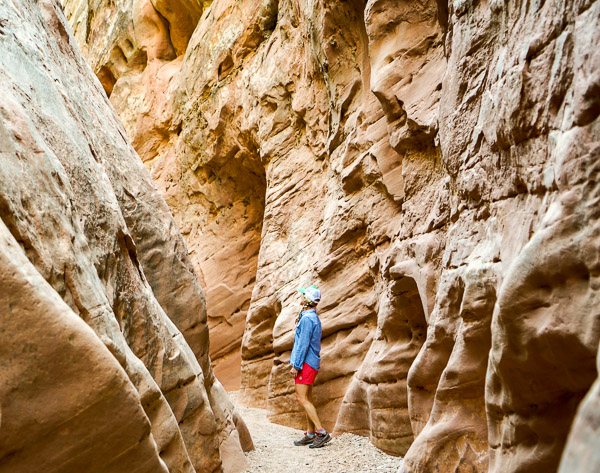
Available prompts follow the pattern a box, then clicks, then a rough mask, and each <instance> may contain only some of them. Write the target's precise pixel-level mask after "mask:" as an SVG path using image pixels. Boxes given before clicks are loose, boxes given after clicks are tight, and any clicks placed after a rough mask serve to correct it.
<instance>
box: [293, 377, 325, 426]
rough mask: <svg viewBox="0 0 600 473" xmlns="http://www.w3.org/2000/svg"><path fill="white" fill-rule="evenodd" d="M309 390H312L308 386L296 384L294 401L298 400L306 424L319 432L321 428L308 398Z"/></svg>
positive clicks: (315, 411)
mask: <svg viewBox="0 0 600 473" xmlns="http://www.w3.org/2000/svg"><path fill="white" fill-rule="evenodd" d="M310 388H312V386H310V385H308V384H296V399H298V402H299V403H300V405H301V406H302V408H303V409H304V412H305V413H306V417H307V419H308V422H311V423H312V425H313V426H314V428H315V429H316V430H321V429H322V428H323V426H322V425H321V421H320V420H319V416H318V415H317V410H316V409H315V406H314V405H313V403H312V401H311V400H309V398H308V395H309V391H310Z"/></svg>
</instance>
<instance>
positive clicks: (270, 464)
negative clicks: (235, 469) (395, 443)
mask: <svg viewBox="0 0 600 473" xmlns="http://www.w3.org/2000/svg"><path fill="white" fill-rule="evenodd" d="M229 394H230V396H231V398H232V400H234V402H236V405H237V408H238V410H239V412H240V414H241V415H242V417H243V419H244V420H245V421H246V424H247V425H248V428H249V429H250V433H251V434H252V438H253V440H254V445H255V447H256V448H255V450H253V451H252V452H249V453H247V454H246V457H247V458H248V463H249V464H250V467H249V468H248V469H247V470H246V471H245V473H296V472H302V471H318V472H322V473H355V472H356V473H358V472H361V473H364V472H367V473H371V472H373V473H375V472H376V473H388V472H389V473H392V472H393V473H395V472H397V471H398V468H399V467H400V465H402V458H399V457H393V456H391V455H387V454H386V453H384V452H382V451H381V450H379V449H377V448H376V447H374V446H373V445H372V444H371V443H370V442H369V440H368V439H367V438H365V437H360V436H358V435H352V434H347V433H346V434H342V435H340V436H338V437H335V438H334V439H332V440H331V442H329V443H328V444H327V445H326V446H325V447H323V448H319V449H310V448H308V447H296V446H294V444H293V441H294V440H296V439H298V438H300V437H302V431H301V430H297V429H293V428H291V427H286V426H283V425H279V424H273V423H271V422H269V421H268V420H267V411H266V410H265V409H256V408H250V407H244V406H241V405H239V404H238V403H237V399H236V398H237V396H236V394H237V393H236V392H230V393H229Z"/></svg>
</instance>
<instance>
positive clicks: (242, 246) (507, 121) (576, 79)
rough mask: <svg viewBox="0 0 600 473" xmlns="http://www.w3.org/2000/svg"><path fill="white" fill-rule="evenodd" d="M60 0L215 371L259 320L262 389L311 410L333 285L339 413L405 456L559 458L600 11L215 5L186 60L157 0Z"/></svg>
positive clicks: (591, 215)
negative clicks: (151, 182)
mask: <svg viewBox="0 0 600 473" xmlns="http://www.w3.org/2000/svg"><path fill="white" fill-rule="evenodd" d="M65 4H66V6H67V10H68V12H69V17H70V22H71V24H72V25H73V28H74V30H75V34H76V37H77V38H78V40H79V42H80V43H81V44H82V47H83V48H84V50H86V51H87V57H88V59H89V60H90V62H91V64H92V67H93V69H94V70H95V71H96V73H97V74H98V76H99V77H100V79H101V80H102V81H103V84H104V87H105V90H106V91H107V93H109V94H110V100H111V102H112V103H113V104H114V105H115V107H116V108H117V110H118V111H119V114H120V116H121V118H122V119H123V121H124V124H125V127H126V129H127V132H128V134H129V136H131V137H132V140H133V143H134V146H136V148H137V150H138V152H139V153H140V155H141V156H142V159H143V160H144V161H145V163H146V165H147V166H148V167H149V168H150V169H151V171H152V175H153V177H154V179H155V180H156V182H157V185H158V186H159V188H160V189H161V190H162V191H163V192H164V194H165V196H166V199H167V202H168V204H169V206H170V207H171V209H172V210H173V212H174V214H175V218H176V219H177V221H178V223H179V225H180V226H181V228H183V230H184V236H185V238H186V240H187V242H188V245H189V246H190V248H191V249H192V259H193V261H194V264H195V266H196V268H198V270H199V272H200V273H201V274H203V275H204V278H203V280H202V283H203V284H204V285H205V287H206V288H207V303H208V316H209V326H210V329H211V337H212V338H213V340H215V339H217V340H219V341H217V343H216V344H215V345H214V346H213V353H215V354H216V355H217V357H219V358H221V359H222V360H223V363H224V364H223V365H222V366H227V364H228V363H229V366H230V367H231V366H234V362H235V357H236V356H238V355H236V350H237V348H236V346H237V343H238V341H239V339H240V337H241V335H242V329H244V335H243V339H242V349H241V358H242V381H241V388H242V399H243V400H245V402H248V403H252V404H261V405H265V404H266V406H267V408H268V409H269V413H270V416H271V419H272V420H274V421H277V422H282V423H287V424H292V425H297V426H301V425H302V422H303V416H302V414H301V413H300V411H299V408H298V405H297V403H296V401H295V399H294V396H293V385H292V384H291V383H290V380H289V375H288V368H287V364H286V363H287V360H288V357H289V354H290V351H291V347H292V341H293V320H294V318H295V316H296V314H297V310H298V308H299V306H298V304H297V295H296V289H297V288H298V287H300V286H305V285H308V284H312V283H316V284H317V285H319V287H320V288H321V290H322V292H323V294H324V297H323V300H322V302H321V304H320V305H319V312H320V316H321V319H322V321H323V337H324V338H323V352H322V355H323V368H322V370H321V372H320V374H319V377H318V378H317V386H316V388H315V396H316V401H317V404H318V407H319V410H320V412H321V413H322V415H323V418H324V419H323V420H324V421H325V425H326V427H327V428H330V429H331V428H333V429H335V430H336V431H338V432H340V431H353V432H357V433H361V434H364V435H369V436H370V437H371V439H372V441H373V442H374V443H375V444H376V445H377V446H379V447H381V448H383V449H384V450H386V451H389V452H392V453H395V454H402V455H406V458H405V467H404V470H405V471H492V472H521V471H523V472H524V471H527V472H536V471H539V472H547V471H554V470H556V468H558V464H559V461H560V455H561V453H562V450H563V446H564V444H565V441H566V438H567V434H568V432H569V428H570V426H571V423H572V421H573V418H574V415H575V412H576V408H577V405H578V403H579V402H580V401H581V399H582V398H583V396H584V395H585V393H586V392H587V390H588V389H589V388H590V386H591V384H592V382H593V380H594V379H595V378H596V367H595V359H596V353H597V349H598V341H599V338H600V328H599V320H600V318H599V314H598V310H597V308H596V307H597V306H598V303H597V302H598V301H597V298H598V289H597V283H596V279H597V275H598V266H597V265H598V261H599V260H598V251H599V248H600V243H599V242H600V239H599V235H598V213H597V209H598V208H600V207H599V206H598V188H597V182H598V162H599V160H598V157H599V156H598V149H599V148H598V139H599V136H600V135H599V129H598V127H599V122H598V113H599V111H600V99H599V98H598V97H599V94H598V91H599V87H600V86H599V84H600V82H599V81H600V76H599V72H598V71H599V70H600V57H599V55H598V54H599V53H598V49H597V48H595V47H594V45H595V44H597V43H598V34H599V33H598V32H599V31H600V28H598V22H599V18H600V11H599V9H600V3H599V2H597V1H592V0H567V1H546V2H520V1H518V2H504V1H502V0H494V1H486V2H472V1H469V0H456V1H454V2H451V3H447V2H443V1H436V2H434V1H422V2H405V1H400V2H391V1H386V0H369V1H366V2H364V1H360V0H354V1H347V2H306V1H303V0H279V1H277V0H262V1H259V2H236V1H232V0H215V1H214V2H212V3H211V4H205V5H203V8H204V12H203V13H202V15H201V17H200V20H199V21H198V23H197V25H196V28H195V30H194V31H193V33H192V34H191V35H190V36H189V41H188V42H187V46H186V47H185V48H179V49H177V48H175V47H174V46H172V47H167V46H168V45H169V44H173V40H172V39H171V38H170V35H171V34H170V31H171V28H172V27H174V28H177V24H178V23H177V20H169V19H167V15H166V13H165V11H166V10H164V8H166V7H165V4H163V3H161V2H152V3H150V2H149V1H139V0H135V1H131V2H125V1H121V2H99V3H98V4H97V5H95V6H94V5H92V6H89V5H88V6H86V4H85V3H84V2H80V1H76V0H73V1H67V2H66V3H65ZM171 5H172V10H173V11H179V12H181V14H182V15H184V14H185V12H186V11H187V10H186V9H187V8H188V6H186V5H187V4H186V3H184V2H180V1H177V2H175V1H174V2H173V3H172V4H171ZM140 12H143V14H142V13H140ZM155 17H157V18H160V19H161V22H157V20H149V19H151V18H155ZM148 21H150V22H151V21H154V23H153V24H154V25H155V27H154V28H152V29H149V28H148V27H147V24H148ZM172 21H175V22H174V23H171V22H172ZM156 25H158V26H156ZM160 25H162V26H160ZM165 25H168V26H169V27H168V28H167V27H166V26H165ZM150 30H151V31H152V32H153V34H152V35H150V34H148V33H147V32H148V31H150ZM105 32H110V34H108V35H107V34H105ZM186 37H187V36H186ZM158 45H163V46H161V47H158ZM165 45H166V46H165ZM184 49H185V52H184ZM115 50H121V51H122V52H123V54H122V55H120V56H119V58H120V59H119V60H117V59H115V57H116V56H115V55H114V54H113V51H115ZM157 51H158V52H157ZM164 51H167V53H165V52H164ZM138 58H146V59H145V60H144V61H141V62H140V60H139V59H138ZM106 77H108V80H107V79H106ZM251 290H252V294H251V298H250V291H251ZM244 317H245V328H244V327H243V324H242V320H243V319H244ZM232 360H234V361H232ZM223 374H224V375H226V376H227V375H228V374H229V375H231V373H228V370H227V369H225V370H223ZM232 384H234V383H232ZM574 442H577V440H574ZM582 448H585V447H582ZM581 468H582V469H581V470H580V471H586V470H585V468H584V467H581Z"/></svg>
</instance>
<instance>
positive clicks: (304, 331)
mask: <svg viewBox="0 0 600 473" xmlns="http://www.w3.org/2000/svg"><path fill="white" fill-rule="evenodd" d="M320 353H321V321H320V320H319V316H318V315H317V311H316V310H315V309H307V310H303V311H302V313H301V314H300V320H299V321H298V324H297V325H296V335H295V336H294V348H293V349H292V354H291V356H290V365H292V366H293V367H294V368H296V369H297V370H301V369H302V365H303V364H304V363H306V364H307V365H309V366H310V367H311V368H313V369H315V370H318V369H319V367H320V365H321V357H320V356H319V355H320Z"/></svg>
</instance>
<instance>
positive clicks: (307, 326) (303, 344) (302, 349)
mask: <svg viewBox="0 0 600 473" xmlns="http://www.w3.org/2000/svg"><path fill="white" fill-rule="evenodd" d="M311 328H312V325H311V323H310V320H309V319H308V317H302V318H301V319H300V322H299V323H298V327H297V328H296V330H299V334H298V343H297V344H295V345H294V348H293V349H292V356H291V358H290V364H291V365H292V366H293V367H294V368H296V369H297V370H301V369H302V366H303V365H304V359H305V358H306V353H307V351H308V345H309V344H310V335H311V332H312V330H311Z"/></svg>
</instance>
